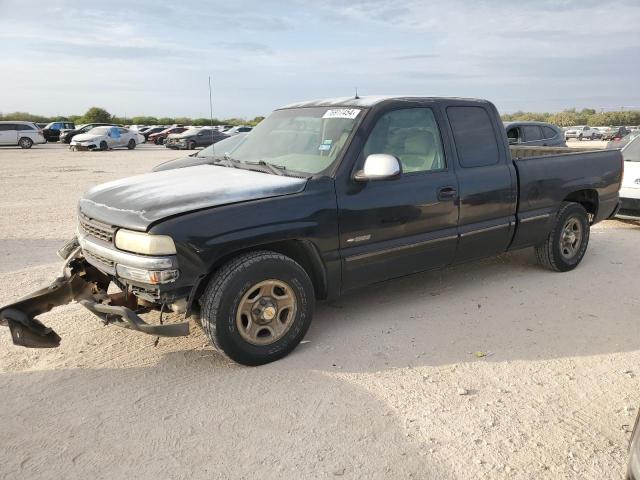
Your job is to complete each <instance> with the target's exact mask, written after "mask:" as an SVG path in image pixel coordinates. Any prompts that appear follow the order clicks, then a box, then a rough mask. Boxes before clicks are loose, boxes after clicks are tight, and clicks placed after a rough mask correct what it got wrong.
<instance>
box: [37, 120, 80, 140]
mask: <svg viewBox="0 0 640 480" xmlns="http://www.w3.org/2000/svg"><path fill="white" fill-rule="evenodd" d="M75 128H76V125H75V123H73V122H51V123H49V124H48V125H47V126H46V127H44V128H43V129H42V134H43V135H44V138H45V140H46V141H47V142H57V141H58V140H60V130H73V129H75Z"/></svg>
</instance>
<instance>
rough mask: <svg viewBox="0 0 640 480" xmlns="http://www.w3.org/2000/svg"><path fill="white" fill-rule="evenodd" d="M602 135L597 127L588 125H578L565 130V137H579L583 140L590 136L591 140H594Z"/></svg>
mask: <svg viewBox="0 0 640 480" xmlns="http://www.w3.org/2000/svg"><path fill="white" fill-rule="evenodd" d="M599 136H600V132H599V131H598V130H596V129H595V128H591V127H588V126H586V125H578V126H576V127H569V129H568V130H567V131H566V132H564V139H565V140H569V139H570V138H577V139H578V140H582V139H584V138H588V139H589V140H593V139H595V138H598V137H599Z"/></svg>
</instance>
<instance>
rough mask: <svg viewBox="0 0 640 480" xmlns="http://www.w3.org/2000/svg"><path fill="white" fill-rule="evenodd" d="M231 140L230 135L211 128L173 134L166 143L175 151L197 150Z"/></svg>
mask: <svg viewBox="0 0 640 480" xmlns="http://www.w3.org/2000/svg"><path fill="white" fill-rule="evenodd" d="M225 138H229V135H227V134H225V133H222V132H219V131H218V130H214V129H212V128H211V127H204V128H190V129H188V130H185V131H184V132H182V133H172V134H171V135H169V136H168V137H167V139H166V141H165V142H164V146H165V147H167V148H173V149H175V150H195V149H196V148H198V147H208V146H209V145H211V144H212V143H216V142H219V141H220V140H224V139H225Z"/></svg>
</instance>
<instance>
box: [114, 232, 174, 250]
mask: <svg viewBox="0 0 640 480" xmlns="http://www.w3.org/2000/svg"><path fill="white" fill-rule="evenodd" d="M116 247H117V248H119V249H120V250H124V251H126V252H132V253H141V254H143V255H173V254H175V253H176V245H175V243H173V239H172V238H171V237H169V236H168V235H150V234H148V233H143V232H134V231H132V230H125V229H122V228H121V229H120V230H118V231H117V232H116Z"/></svg>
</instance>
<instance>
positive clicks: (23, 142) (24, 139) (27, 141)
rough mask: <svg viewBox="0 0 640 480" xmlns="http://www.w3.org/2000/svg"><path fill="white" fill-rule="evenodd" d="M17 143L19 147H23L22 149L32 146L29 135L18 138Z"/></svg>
mask: <svg viewBox="0 0 640 480" xmlns="http://www.w3.org/2000/svg"><path fill="white" fill-rule="evenodd" d="M18 145H20V148H24V149H28V148H31V147H33V140H31V139H30V138H29V137H22V138H21V139H20V140H18Z"/></svg>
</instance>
